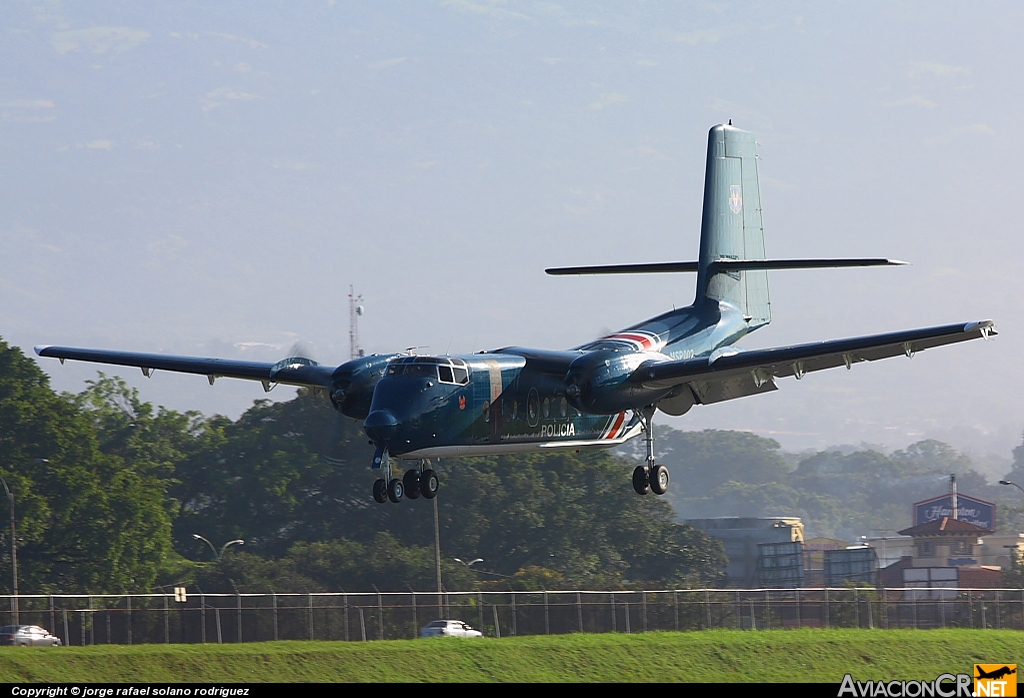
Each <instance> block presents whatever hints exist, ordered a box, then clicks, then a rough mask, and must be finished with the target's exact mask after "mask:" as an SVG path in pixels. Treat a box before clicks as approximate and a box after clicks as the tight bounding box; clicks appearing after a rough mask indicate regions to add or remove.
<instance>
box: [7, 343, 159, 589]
mask: <svg viewBox="0 0 1024 698" xmlns="http://www.w3.org/2000/svg"><path fill="white" fill-rule="evenodd" d="M0 425H2V427H0V464H2V465H3V470H2V474H3V476H4V478H5V479H6V480H7V483H8V484H9V485H10V487H11V489H12V490H13V492H14V495H15V509H16V514H17V519H18V562H19V577H20V591H21V592H22V593H45V592H58V593H68V592H79V591H91V592H104V591H111V592H118V591H128V590H130V591H136V590H141V591H148V590H149V589H150V587H151V585H152V583H153V580H154V579H155V578H156V575H157V574H158V570H159V567H160V565H161V564H162V562H163V560H164V558H165V557H166V555H167V553H168V552H169V550H170V537H169V526H170V514H169V512H168V508H167V506H166V503H165V501H164V498H163V492H164V487H163V485H162V483H161V480H160V479H159V478H158V477H156V476H154V475H151V474H148V473H146V472H139V471H136V470H134V469H133V467H132V465H131V463H127V462H125V461H124V459H122V458H119V457H117V456H114V455H108V454H106V453H104V452H103V451H102V449H101V448H100V445H99V439H98V438H97V434H96V429H95V425H94V423H93V422H92V420H91V419H90V416H89V415H88V414H87V413H86V412H84V411H83V409H82V408H81V406H80V405H79V404H78V400H77V398H76V397H74V396H59V395H57V394H55V393H54V392H53V390H51V389H50V386H49V380H48V378H47V376H46V374H44V373H43V372H42V371H41V370H40V369H39V367H38V366H37V365H36V363H35V362H34V361H32V360H31V359H29V358H27V357H26V356H25V355H24V354H23V353H22V352H21V350H20V349H17V348H15V347H10V346H9V345H7V344H6V343H4V342H3V341H2V340H0ZM4 531H5V532H4V534H3V541H2V542H3V550H4V551H5V553H6V552H7V551H9V550H10V538H9V534H8V533H7V532H6V529H4ZM3 566H4V567H5V568H6V569H5V570H4V569H0V590H2V591H3V592H4V593H8V592H9V591H10V586H9V585H10V581H9V580H10V579H11V574H10V558H9V555H5V557H4V559H3Z"/></svg>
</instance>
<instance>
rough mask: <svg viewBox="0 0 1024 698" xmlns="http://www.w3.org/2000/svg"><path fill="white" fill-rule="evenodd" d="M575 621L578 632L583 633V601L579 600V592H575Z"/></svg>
mask: <svg viewBox="0 0 1024 698" xmlns="http://www.w3.org/2000/svg"><path fill="white" fill-rule="evenodd" d="M576 620H577V621H579V625H580V632H581V633H582V632H583V600H582V599H581V598H580V592H578V591H577V592H576Z"/></svg>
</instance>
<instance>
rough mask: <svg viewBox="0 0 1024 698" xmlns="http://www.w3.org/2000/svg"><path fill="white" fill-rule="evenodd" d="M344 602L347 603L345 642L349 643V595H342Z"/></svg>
mask: <svg viewBox="0 0 1024 698" xmlns="http://www.w3.org/2000/svg"><path fill="white" fill-rule="evenodd" d="M341 597H342V601H344V603H345V642H348V641H349V640H348V594H344V593H343V594H342V595H341Z"/></svg>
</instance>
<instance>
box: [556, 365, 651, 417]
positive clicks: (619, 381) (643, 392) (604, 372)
mask: <svg viewBox="0 0 1024 698" xmlns="http://www.w3.org/2000/svg"><path fill="white" fill-rule="evenodd" d="M646 360H648V357H645V356H644V355H643V354H638V353H636V352H632V351H615V350H614V349H606V350H601V351H592V352H588V353H586V354H584V355H583V356H580V357H579V358H578V359H576V360H575V361H573V362H572V363H571V364H569V370H568V371H567V372H566V374H565V395H566V398H567V399H568V400H569V402H570V404H572V406H573V407H575V408H576V409H578V410H580V411H581V412H587V413H590V414H617V413H618V412H622V411H623V410H632V409H640V408H642V407H645V406H647V405H650V404H653V403H654V402H655V401H656V400H658V399H659V398H661V397H662V396H663V395H664V394H665V393H666V392H667V391H666V390H664V389H659V390H650V389H648V388H644V387H643V386H642V385H641V384H640V383H639V382H633V381H630V376H632V375H633V372H634V371H636V369H637V367H638V366H639V365H640V364H642V363H644V361H646Z"/></svg>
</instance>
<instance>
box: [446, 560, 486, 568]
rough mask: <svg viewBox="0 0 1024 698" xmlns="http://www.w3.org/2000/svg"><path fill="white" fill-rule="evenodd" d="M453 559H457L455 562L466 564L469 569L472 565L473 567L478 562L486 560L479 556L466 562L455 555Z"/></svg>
mask: <svg viewBox="0 0 1024 698" xmlns="http://www.w3.org/2000/svg"><path fill="white" fill-rule="evenodd" d="M452 559H453V560H455V562H458V563H461V564H463V565H465V566H466V569H467V570H468V569H469V568H470V567H472V566H473V565H475V564H476V563H478V562H483V561H484V559H483V558H482V557H478V558H477V559H475V560H473V561H472V562H465V561H464V560H460V559H459V558H457V557H453V558H452Z"/></svg>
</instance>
